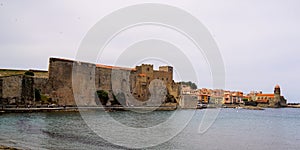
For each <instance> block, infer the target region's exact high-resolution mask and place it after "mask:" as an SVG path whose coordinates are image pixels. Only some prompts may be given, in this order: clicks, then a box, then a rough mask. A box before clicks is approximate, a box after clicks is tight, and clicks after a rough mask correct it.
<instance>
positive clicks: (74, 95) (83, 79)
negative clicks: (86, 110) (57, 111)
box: [48, 58, 96, 106]
mask: <svg viewBox="0 0 300 150" xmlns="http://www.w3.org/2000/svg"><path fill="white" fill-rule="evenodd" d="M49 63H50V64H49V82H48V84H49V88H50V89H51V90H52V91H51V92H50V95H51V98H52V100H54V101H56V102H57V103H58V105H72V106H75V105H77V106H87V105H88V106H91V105H95V104H96V103H95V92H96V90H95V65H94V64H90V63H84V62H76V61H70V60H63V59H57V58H50V62H49ZM75 100H76V101H75Z"/></svg>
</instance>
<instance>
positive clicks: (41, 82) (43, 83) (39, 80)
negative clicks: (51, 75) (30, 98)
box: [33, 77, 52, 95]
mask: <svg viewBox="0 0 300 150" xmlns="http://www.w3.org/2000/svg"><path fill="white" fill-rule="evenodd" d="M33 79H34V89H38V90H40V91H41V93H42V94H45V95H50V93H51V91H52V90H51V89H50V88H49V85H48V82H49V80H48V78H44V77H34V78H33Z"/></svg>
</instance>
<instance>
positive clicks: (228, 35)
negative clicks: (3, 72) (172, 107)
mask: <svg viewBox="0 0 300 150" xmlns="http://www.w3.org/2000/svg"><path fill="white" fill-rule="evenodd" d="M143 2H155V3H162V4H169V5H172V6H175V7H178V8H181V9H183V10H185V11H187V12H189V13H190V14H192V15H193V16H195V17H196V18H198V19H199V20H200V21H201V22H202V23H203V24H204V25H205V26H206V27H207V28H208V29H209V31H210V32H211V34H212V35H213V36H214V38H215V40H216V42H217V43H218V46H219V49H220V52H221V54H222V57H223V60H224V64H225V70H226V89H230V90H242V91H244V92H246V93H248V92H249V91H252V90H262V91H263V92H265V93H271V92H273V88H274V86H275V85H276V84H279V85H280V86H281V89H282V93H283V94H284V96H285V97H286V98H287V99H288V100H289V102H300V94H299V91H298V90H299V87H298V86H299V85H300V59H299V56H300V55H299V54H300V48H299V47H300V29H299V27H300V9H298V8H299V6H300V1H299V0H263V1H262V0H226V1H225V0H194V1H187V0H185V1H182V0H172V1H160V0H158V1H155V0H152V1H150V0H148V1H143V0H135V1H134V0H132V1H130V0H127V1H124V0H115V1H101V0H100V1H99V0H95V1H92V0H90V1H75V0H69V1H67V0H65V1H64V0H56V1H54V0H51V1H50V0H49V1H38V0H36V1H31V0H26V1H15V0H0V21H1V24H0V50H1V51H0V68H14V69H29V68H35V69H43V70H46V69H47V68H48V58H49V57H51V56H56V57H63V58H70V59H74V58H75V57H76V52H77V49H78V46H79V45H80V42H81V40H82V39H83V37H84V36H85V34H86V33H87V32H88V30H89V29H90V28H91V27H92V26H93V25H95V23H97V22H98V21H99V20H100V19H101V18H102V17H104V16H105V15H108V14H109V13H111V12H113V11H115V10H117V9H120V8H122V7H126V6H130V5H133V4H140V3H143ZM141 30H142V31H143V30H144V31H145V32H146V31H147V32H149V31H151V32H157V33H163V32H169V31H167V30H166V29H157V27H156V28H155V27H152V28H151V27H145V28H143V29H139V28H136V29H133V30H131V31H128V32H127V33H123V35H120V37H118V38H119V39H118V38H116V39H115V40H114V41H113V42H112V43H114V44H111V45H112V46H110V48H115V49H116V48H117V47H118V45H121V43H122V42H125V43H126V40H124V39H128V38H122V36H123V37H126V35H127V36H132V35H134V33H136V34H138V33H140V32H141ZM173 32H174V31H173ZM170 34H176V33H170ZM163 35H166V34H162V35H161V36H162V38H167V37H163ZM133 37H136V36H133ZM122 39H123V40H122ZM114 45H115V46H114ZM108 47H109V46H108ZM111 61H112V60H111V57H110V55H109V54H108V55H107V56H105V57H104V58H103V59H102V60H101V63H104V64H111V63H112V62H111ZM193 61H195V60H192V62H193ZM204 70H205V69H204ZM199 72H200V73H199ZM199 72H198V74H203V73H201V71H199ZM205 76H206V75H205ZM199 78H200V83H199V84H198V85H199V86H200V87H211V83H208V82H207V80H209V79H208V78H209V77H199ZM206 78H207V80H206ZM201 79H202V81H201ZM201 83H203V84H201Z"/></svg>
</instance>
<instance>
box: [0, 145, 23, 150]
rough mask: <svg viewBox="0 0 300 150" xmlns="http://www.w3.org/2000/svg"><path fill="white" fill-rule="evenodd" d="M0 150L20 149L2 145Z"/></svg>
mask: <svg viewBox="0 0 300 150" xmlns="http://www.w3.org/2000/svg"><path fill="white" fill-rule="evenodd" d="M0 150H19V149H17V148H14V147H10V146H5V145H0Z"/></svg>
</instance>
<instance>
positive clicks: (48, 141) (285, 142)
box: [0, 108, 300, 150]
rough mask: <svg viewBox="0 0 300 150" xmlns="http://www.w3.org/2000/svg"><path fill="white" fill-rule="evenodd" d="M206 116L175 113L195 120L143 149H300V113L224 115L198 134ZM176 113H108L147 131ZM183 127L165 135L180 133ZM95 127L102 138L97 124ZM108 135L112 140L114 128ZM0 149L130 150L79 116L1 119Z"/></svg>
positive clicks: (270, 111)
mask: <svg viewBox="0 0 300 150" xmlns="http://www.w3.org/2000/svg"><path fill="white" fill-rule="evenodd" d="M205 111H206V110H196V111H195V110H177V113H184V114H192V115H193V116H190V117H192V119H191V120H190V121H189V122H188V124H187V126H186V127H185V128H184V129H183V130H182V131H180V132H179V134H177V135H176V136H175V137H173V138H171V139H170V140H169V141H167V142H162V143H161V144H159V145H155V146H152V147H147V148H144V149H204V150H217V149H222V150H223V149H224V150H231V149H273V150H279V149H295V150H296V149H300V109H292V108H281V109H265V110H246V109H230V108H226V109H221V110H220V112H219V115H218V116H217V118H216V119H215V120H214V122H213V124H212V125H211V126H210V127H209V128H208V130H207V131H206V132H204V133H199V132H198V129H199V125H200V123H201V121H202V118H203V116H204V114H205ZM173 113H174V111H154V112H150V113H136V112H131V111H116V112H108V114H109V116H108V117H110V118H114V120H116V121H118V122H119V123H121V124H123V125H125V126H128V127H131V128H149V127H153V126H157V125H159V124H162V123H163V122H165V121H166V120H168V118H170V117H171V116H172V115H173ZM104 114H107V112H104V111H91V112H88V113H85V115H87V116H88V117H90V118H92V119H93V118H95V120H97V119H99V117H102V121H105V119H106V118H105V117H103V116H105V115H104ZM106 117H107V116H106ZM179 121H181V120H180V118H178V123H177V122H176V121H175V122H173V124H172V125H171V126H168V127H165V128H164V129H162V131H161V132H167V131H166V129H168V128H176V127H177V126H178V125H179V124H180V123H179ZM99 124H100V123H99ZM92 126H93V127H96V128H99V131H100V132H101V130H102V129H101V126H97V123H96V125H95V124H94V125H92ZM103 130H107V128H106V129H103ZM109 130H110V131H111V133H112V134H113V132H114V128H111V129H109ZM120 135H121V137H120V139H124V140H128V139H127V138H128V135H126V134H120ZM136 138H139V137H136ZM133 140H134V139H133ZM146 142H147V141H146ZM145 144H146V143H145ZM0 145H7V146H12V147H18V148H22V149H129V148H128V147H124V146H120V145H116V143H111V142H109V141H107V140H106V139H105V138H103V137H101V136H99V135H98V134H97V133H95V132H94V131H93V130H92V129H91V126H90V125H87V122H86V121H85V120H84V119H83V118H82V116H81V115H80V113H78V112H45V113H4V114H0Z"/></svg>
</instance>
